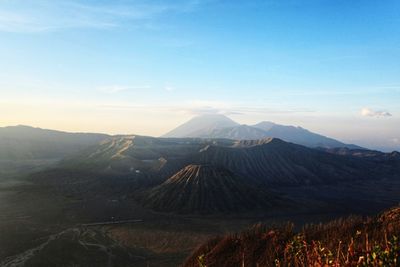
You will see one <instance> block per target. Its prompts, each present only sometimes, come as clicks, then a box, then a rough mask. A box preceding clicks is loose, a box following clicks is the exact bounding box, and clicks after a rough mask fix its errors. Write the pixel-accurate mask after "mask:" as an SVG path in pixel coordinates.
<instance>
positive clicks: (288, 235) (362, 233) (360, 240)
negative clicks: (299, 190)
mask: <svg viewBox="0 0 400 267" xmlns="http://www.w3.org/2000/svg"><path fill="white" fill-rule="evenodd" d="M399 234H400V208H394V209H391V210H389V211H387V212H385V213H383V214H381V215H379V216H377V217H375V218H366V219H363V218H361V217H349V218H346V219H338V220H335V221H332V222H330V223H327V224H318V225H307V226H305V227H304V228H303V229H302V230H301V231H299V232H297V233H296V232H294V231H293V225H292V224H287V225H285V226H283V227H276V228H268V227H266V226H265V225H256V226H254V227H253V228H251V229H249V230H247V231H245V232H242V233H240V234H234V235H229V236H225V237H218V238H214V239H213V240H210V241H209V242H207V243H206V244H204V245H203V246H201V247H200V248H198V249H197V250H196V251H195V252H194V253H193V254H192V256H191V257H189V258H188V259H187V261H186V263H185V264H184V266H185V267H194V266H196V267H197V266H202V267H214V266H218V267H224V266H226V267H228V266H229V267H234V266H240V267H244V266H246V267H247V266H254V267H261V266H275V267H281V266H282V267H283V266H294V267H300V266H316V267H317V266H400V240H399V239H398V236H399Z"/></svg>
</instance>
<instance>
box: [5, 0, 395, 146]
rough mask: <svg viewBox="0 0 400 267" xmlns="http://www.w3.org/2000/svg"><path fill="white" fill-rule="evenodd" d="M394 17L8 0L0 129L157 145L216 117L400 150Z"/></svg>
mask: <svg viewBox="0 0 400 267" xmlns="http://www.w3.org/2000/svg"><path fill="white" fill-rule="evenodd" d="M250 2H251V3H250ZM399 14H400V2H399V1H390V0H388V1H366V0H363V1H357V0H355V1H341V0H337V1H331V0H310V1H300V0H299V1H295V0H288V1H282V0H279V1H278V0H270V1H223V0H204V1H201V0H197V1H196V0H178V1H94V0H89V1H83V0H69V1H67V0H57V1H54V0H31V1H22V0H0V112H1V113H0V114H1V115H0V125H12V124H30V125H34V126H40V127H48V128H57V129H62V130H70V131H100V132H110V133H139V134H149V135H160V134H162V133H163V132H166V131H168V130H169V129H170V128H173V127H174V126H176V125H178V124H179V123H182V122H184V121H185V120H187V119H189V118H190V117H192V116H194V115H197V114H202V113H212V112H216V113H223V114H228V115H230V116H231V117H232V118H234V119H235V120H237V121H239V122H241V123H247V124H251V123H255V122H257V121H259V120H271V121H275V122H277V123H282V124H293V125H301V126H303V127H306V128H308V129H310V130H313V131H317V132H319V133H322V134H325V135H329V136H332V137H335V138H339V139H341V140H344V141H349V142H356V143H359V144H361V145H366V146H369V147H376V148H384V149H400V126H398V125H400V119H399V114H400V104H399V103H400V16H399Z"/></svg>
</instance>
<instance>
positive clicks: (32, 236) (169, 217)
mask: <svg viewBox="0 0 400 267" xmlns="http://www.w3.org/2000/svg"><path fill="white" fill-rule="evenodd" d="M277 190H279V192H280V194H282V195H285V196H286V197H288V198H289V199H290V200H292V203H293V204H291V205H289V206H287V207H284V208H281V209H279V210H275V211H268V212H263V213H259V214H247V215H243V214H242V215H229V216H228V215H218V216H201V215H197V216H194V215H192V216H188V215H173V214H163V213H156V212H153V211H150V210H148V209H145V208H142V207H141V206H140V205H139V204H137V203H136V202H135V201H134V200H132V199H129V198H126V199H110V198H104V197H102V196H101V195H98V196H96V195H95V194H94V195H93V196H92V197H91V198H90V199H83V198H80V199H79V198H76V197H72V196H68V195H63V194H59V193H56V192H54V191H53V190H52V189H51V188H46V187H43V186H38V185H35V184H32V183H30V182H27V181H25V180H17V181H15V180H13V181H10V180H6V179H2V180H1V182H0V262H2V263H3V265H4V266H19V265H18V264H17V265H12V263H17V262H19V263H22V262H23V263H25V266H45V265H43V264H44V263H46V264H50V265H51V263H55V262H56V259H58V260H60V259H61V260H63V261H71V263H74V262H75V263H79V262H81V261H82V258H87V257H89V258H90V257H99V255H98V254H97V253H100V254H101V255H103V256H102V257H103V258H104V260H103V261H101V262H99V264H98V265H97V266H121V264H123V266H177V265H179V264H180V263H182V262H183V261H184V259H185V258H186V257H187V256H188V255H189V254H190V252H191V251H192V250H193V249H195V248H196V247H197V246H198V245H199V244H202V243H204V241H206V240H208V239H209V238H211V237H213V236H215V235H222V234H226V233H231V232H236V231H240V230H242V229H245V228H247V227H249V226H251V225H253V224H255V223H257V222H263V223H265V224H267V225H277V224H280V223H283V222H286V221H292V222H294V223H295V224H296V225H297V226H298V227H300V226H302V225H304V224H306V223H312V222H321V221H329V220H331V219H334V218H337V217H340V216H346V215H348V214H361V215H370V214H374V213H376V212H378V211H381V210H383V209H385V208H388V207H391V206H394V205H396V204H397V203H399V202H400V195H399V194H398V193H396V192H400V183H399V182H397V181H396V182H395V181H379V182H373V181H369V182H368V183H362V182H359V183H358V184H354V183H353V184H352V185H343V184H341V185H330V186H318V187H315V186H314V187H291V188H279V189H277ZM120 220H135V221H133V222H131V223H129V222H125V223H121V224H110V225H107V224H106V225H92V226H90V225H89V226H88V225H85V224H89V223H97V222H107V221H120ZM136 220H137V221H136ZM77 229H78V230H77ZM66 231H67V232H66ZM68 231H72V232H68ZM77 231H78V232H79V235H77V234H76V232H77ZM65 233H68V234H65ZM70 233H75V234H70ZM88 236H89V237H90V238H89V240H88ZM46 244H47V245H48V244H51V245H49V246H47V247H46ZM66 244H68V245H66ZM88 244H92V246H89V245H88ZM68 247H69V249H65V248H68ZM84 253H89V254H87V255H86V254H84ZM44 254H46V255H47V256H46V257H44V256H43V255H44ZM72 254H74V255H72ZM127 255H128V256H127ZM80 257H81V258H80ZM102 257H100V258H102ZM119 260H121V261H122V262H119ZM81 263H82V262H81Z"/></svg>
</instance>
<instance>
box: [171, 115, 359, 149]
mask: <svg viewBox="0 0 400 267" xmlns="http://www.w3.org/2000/svg"><path fill="white" fill-rule="evenodd" d="M163 137H178V138H182V137H199V138H226V139H235V140H255V139H263V138H268V137H274V138H279V139H282V140H284V141H287V142H291V143H295V144H299V145H303V146H308V147H323V148H336V147H348V148H351V149H355V148H360V147H358V146H356V145H351V144H345V143H342V142H340V141H337V140H335V139H332V138H329V137H326V136H323V135H320V134H316V133H313V132H310V131H308V130H306V129H304V128H301V127H294V126H285V125H279V124H276V123H273V122H267V121H263V122H260V123H257V124H255V125H252V126H249V125H240V124H238V123H236V122H234V121H232V120H231V119H229V118H228V117H226V116H223V115H203V116H198V117H195V118H193V119H191V120H189V121H188V122H186V123H184V124H182V125H180V126H178V127H177V128H175V129H174V130H172V131H170V132H168V133H167V134H165V135H164V136H163Z"/></svg>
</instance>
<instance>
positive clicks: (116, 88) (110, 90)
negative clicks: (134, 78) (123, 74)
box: [98, 85, 151, 94]
mask: <svg viewBox="0 0 400 267" xmlns="http://www.w3.org/2000/svg"><path fill="white" fill-rule="evenodd" d="M150 88H151V87H150V86H149V85H145V86H125V85H109V86H103V87H99V88H98V90H99V91H101V92H104V93H107V94H115V93H120V92H123V91H132V90H133V91H135V90H148V89H150Z"/></svg>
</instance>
